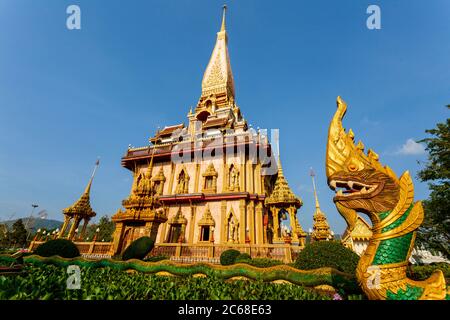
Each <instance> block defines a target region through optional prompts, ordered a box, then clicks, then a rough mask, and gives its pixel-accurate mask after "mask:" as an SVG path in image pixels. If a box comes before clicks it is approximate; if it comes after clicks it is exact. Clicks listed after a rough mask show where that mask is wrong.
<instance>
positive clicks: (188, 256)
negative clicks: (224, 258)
mask: <svg viewBox="0 0 450 320" xmlns="http://www.w3.org/2000/svg"><path fill="white" fill-rule="evenodd" d="M228 249H235V250H238V251H240V252H242V253H247V254H249V255H250V256H251V257H252V258H269V259H274V260H279V261H283V262H284V263H291V262H293V261H295V258H297V256H298V253H299V252H300V251H301V250H302V249H303V247H299V246H291V245H289V244H264V245H250V244H212V243H204V244H203V243H197V244H187V243H159V244H156V245H155V248H154V249H153V250H152V252H151V253H150V255H149V256H159V255H165V256H168V257H170V259H171V260H175V261H180V262H212V263H219V261H220V255H221V254H222V252H224V251H225V250H228Z"/></svg>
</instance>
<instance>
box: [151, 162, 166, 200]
mask: <svg viewBox="0 0 450 320" xmlns="http://www.w3.org/2000/svg"><path fill="white" fill-rule="evenodd" d="M165 181H166V177H165V176H164V171H163V167H161V168H160V170H159V172H158V174H157V175H156V176H155V177H154V178H153V190H154V191H155V193H156V194H158V195H162V194H163V190H164V182H165Z"/></svg>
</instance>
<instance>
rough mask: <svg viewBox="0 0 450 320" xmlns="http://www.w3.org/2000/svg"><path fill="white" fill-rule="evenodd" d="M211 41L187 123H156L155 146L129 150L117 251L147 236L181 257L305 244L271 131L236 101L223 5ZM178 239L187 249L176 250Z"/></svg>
mask: <svg viewBox="0 0 450 320" xmlns="http://www.w3.org/2000/svg"><path fill="white" fill-rule="evenodd" d="M214 40H215V43H214V47H213V48H212V53H211V57H210V59H209V61H208V63H207V65H206V69H205V72H204V74H203V79H202V82H201V92H200V97H199V98H198V100H197V104H196V105H195V107H193V108H190V110H189V112H188V114H187V120H188V121H187V123H178V124H173V125H167V126H165V127H163V128H162V129H158V130H157V131H156V133H155V134H154V135H153V136H151V137H150V138H149V142H150V144H147V145H145V146H143V147H138V148H134V147H133V148H128V150H127V151H126V154H125V155H124V156H123V157H122V166H123V167H125V168H127V169H128V170H130V171H131V173H132V174H133V184H132V187H131V194H130V196H129V198H128V199H126V200H124V201H123V203H122V204H123V207H124V208H125V210H119V211H118V212H117V213H116V214H115V215H114V216H113V218H112V220H113V221H114V222H115V224H116V230H115V232H114V240H113V244H112V249H111V254H112V255H114V254H120V253H121V252H123V250H124V249H125V248H126V247H127V246H128V245H129V244H130V243H131V242H132V241H134V240H136V239H138V238H139V237H142V236H144V235H145V236H150V237H155V248H154V251H153V254H158V253H161V254H170V255H177V254H178V255H180V257H178V258H181V257H182V260H183V259H187V260H189V259H191V257H192V256H194V255H200V254H203V253H201V252H204V251H201V250H200V251H199V250H197V249H198V248H201V247H202V246H208V247H211V246H216V247H218V250H217V251H214V250H211V251H208V252H210V253H208V255H210V256H209V257H208V259H216V258H217V255H219V253H220V252H221V250H222V248H224V247H229V246H234V245H237V246H242V245H246V244H248V245H255V246H266V245H272V244H277V243H279V244H282V245H283V246H285V241H290V243H291V244H292V246H293V247H295V248H294V249H292V250H296V251H299V250H300V248H301V247H302V246H303V244H304V238H305V236H306V235H305V233H304V232H303V230H302V229H301V227H300V225H299V223H298V221H297V217H296V214H297V210H298V209H299V208H300V207H301V200H300V199H299V198H297V197H296V196H295V195H294V193H293V192H292V190H290V189H289V186H288V184H287V181H286V179H285V178H284V175H283V170H282V168H281V164H279V165H278V167H277V158H276V157H275V155H274V152H272V146H271V144H270V143H269V140H268V137H267V132H266V133H264V132H263V131H261V130H258V131H256V130H254V129H253V128H250V126H248V125H247V121H246V120H245V119H244V117H243V116H242V113H241V111H240V108H239V106H238V105H237V103H236V99H235V86H234V79H233V73H232V70H231V63H230V55H229V52H228V34H227V30H226V7H225V6H224V8H223V11H222V15H221V25H220V29H219V32H217V35H216V37H215V39H214ZM195 98H197V97H195ZM255 155H256V156H255ZM266 199H267V202H265V201H266ZM288 217H289V219H287V218H288ZM282 220H286V221H285V224H287V220H289V222H290V225H289V226H286V228H287V229H289V233H290V235H289V236H284V235H283V230H282V228H281V227H282ZM286 228H285V229H284V231H286ZM178 245H182V247H183V250H181V251H179V252H178V251H174V248H175V246H178ZM192 248H195V250H194V249H192ZM164 250H166V251H164ZM163 251H164V252H165V253H163ZM176 252H178V253H176ZM255 252H256V251H255ZM289 252H290V251H289ZM203 258H206V257H202V259H203ZM205 261H206V260H205ZM208 261H209V260H208ZM211 261H215V260H211Z"/></svg>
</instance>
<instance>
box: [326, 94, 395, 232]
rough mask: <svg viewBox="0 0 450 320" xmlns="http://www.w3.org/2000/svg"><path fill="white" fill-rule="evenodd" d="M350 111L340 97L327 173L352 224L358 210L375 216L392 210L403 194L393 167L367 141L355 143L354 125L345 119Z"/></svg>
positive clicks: (330, 136)
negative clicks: (346, 126) (346, 123)
mask: <svg viewBox="0 0 450 320" xmlns="http://www.w3.org/2000/svg"><path fill="white" fill-rule="evenodd" d="M346 111H347V105H346V103H345V102H344V101H343V100H342V99H341V97H338V98H337V110H336V113H335V114H334V117H333V119H332V120H331V123H330V128H329V131H328V143H327V155H326V174H327V178H328V185H329V186H330V188H331V189H333V190H335V191H336V196H335V197H334V199H333V200H334V202H335V204H336V206H337V208H338V210H339V212H340V213H341V214H342V215H343V216H344V218H345V219H346V220H347V223H348V224H349V227H352V225H353V224H354V222H355V221H356V211H359V212H364V213H366V214H369V216H371V215H372V213H381V212H385V211H389V210H392V209H393V208H394V207H395V204H396V203H397V201H398V197H399V180H398V178H397V176H396V175H395V173H394V172H393V171H392V170H391V169H390V168H389V167H387V166H383V165H382V164H381V163H380V162H379V161H378V155H377V154H376V153H375V152H374V151H373V150H371V149H369V150H368V152H367V154H365V153H364V145H363V143H362V142H361V141H359V142H358V143H357V144H355V142H354V137H355V135H354V133H353V131H352V130H351V129H350V130H348V132H346V131H345V129H344V127H343V126H342V119H343V118H344V115H345V112H346ZM370 218H371V219H372V218H373V217H372V216H371V217H370Z"/></svg>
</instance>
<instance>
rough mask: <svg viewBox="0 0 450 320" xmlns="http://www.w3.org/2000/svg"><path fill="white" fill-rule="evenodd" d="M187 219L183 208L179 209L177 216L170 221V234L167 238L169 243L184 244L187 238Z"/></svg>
mask: <svg viewBox="0 0 450 320" xmlns="http://www.w3.org/2000/svg"><path fill="white" fill-rule="evenodd" d="M186 224H187V219H186V218H185V217H184V215H183V213H182V212H181V207H180V208H179V209H178V212H177V214H176V215H175V216H174V217H173V218H172V219H170V220H169V226H170V229H169V234H168V236H167V242H169V243H177V242H183V241H184V236H185V234H184V233H185V230H186Z"/></svg>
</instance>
